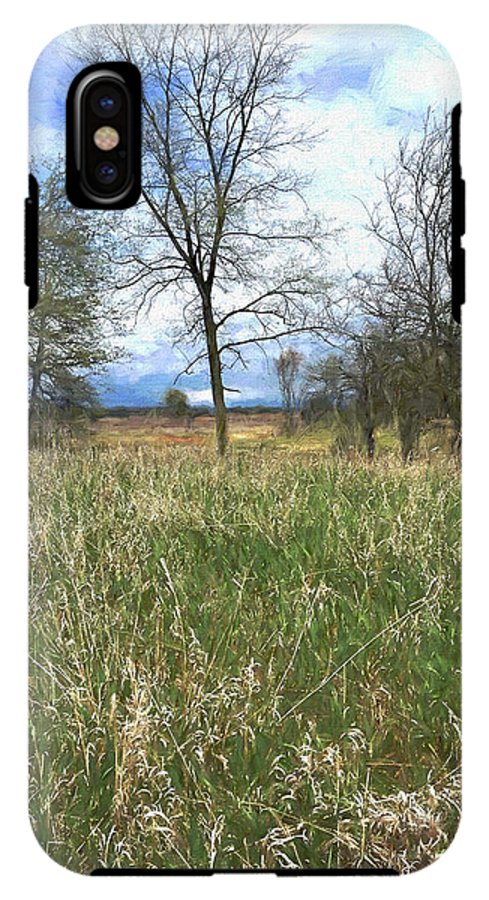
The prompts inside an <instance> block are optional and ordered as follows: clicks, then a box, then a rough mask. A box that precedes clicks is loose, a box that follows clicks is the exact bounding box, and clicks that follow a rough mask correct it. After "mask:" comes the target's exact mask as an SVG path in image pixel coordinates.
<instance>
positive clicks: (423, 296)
mask: <svg viewBox="0 0 489 900" xmlns="http://www.w3.org/2000/svg"><path fill="white" fill-rule="evenodd" d="M451 166H452V161H451V123H450V116H448V115H447V116H445V117H443V118H441V119H440V118H436V117H435V116H434V115H433V113H432V112H431V111H428V113H427V115H426V118H425V120H424V124H423V130H422V133H421V136H420V137H419V136H418V137H417V138H414V139H413V138H411V139H410V140H408V139H406V140H404V141H403V142H402V143H401V144H400V147H399V151H398V154H397V158H396V160H395V164H394V166H393V167H392V169H391V170H389V171H386V172H385V173H384V175H383V177H382V185H383V193H384V198H383V201H381V202H380V203H379V204H378V205H377V206H376V207H375V209H373V210H367V213H368V228H369V231H370V233H371V234H372V235H373V236H374V237H375V238H376V239H377V241H378V242H379V244H380V246H381V247H382V249H383V259H382V264H381V266H380V268H379V271H378V272H377V273H376V274H374V275H370V276H364V277H362V278H361V279H360V281H361V292H360V294H361V300H360V308H361V309H362V310H363V313H364V316H365V317H366V318H367V320H369V321H373V322H377V323H378V325H379V326H380V327H381V329H382V332H383V335H384V355H385V358H386V360H387V359H388V361H389V366H388V371H387V369H386V375H387V376H388V382H389V383H390V389H391V395H392V398H393V400H394V401H395V404H396V412H397V416H398V420H399V427H400V437H401V442H402V450H403V456H404V458H405V460H408V459H409V458H410V457H411V455H412V453H413V451H414V449H415V447H416V444H417V439H418V436H419V431H420V429H421V427H422V425H423V422H426V421H427V420H428V419H429V418H434V417H437V416H438V417H443V418H449V419H450V420H451V422H452V426H453V430H454V446H458V445H459V439H460V327H459V326H458V325H457V323H456V322H455V320H454V319H453V316H452V310H451V289H452V284H451V275H452V264H451V227H452V225H451V200H450V198H451Z"/></svg>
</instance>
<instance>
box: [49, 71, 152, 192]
mask: <svg viewBox="0 0 489 900" xmlns="http://www.w3.org/2000/svg"><path fill="white" fill-rule="evenodd" d="M66 123H67V134H66V192H67V195H68V199H69V200H70V201H71V203H73V205H74V206H77V207H79V208H81V209H126V208H127V207H129V206H133V205H134V204H135V203H136V201H137V199H138V197H139V194H140V191H141V78H140V74H139V72H138V70H137V68H136V67H135V66H133V65H132V64H131V63H106V64H103V65H97V66H90V67H89V68H87V69H84V70H83V72H81V73H80V74H79V75H78V76H77V77H76V78H75V80H74V81H73V82H72V84H71V86H70V89H69V92H68V99H67V116H66Z"/></svg>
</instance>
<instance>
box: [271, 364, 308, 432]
mask: <svg viewBox="0 0 489 900" xmlns="http://www.w3.org/2000/svg"><path fill="white" fill-rule="evenodd" d="M303 360H304V357H303V355H302V353H299V352H298V350H294V349H293V347H288V348H287V349H286V350H282V352H281V354H280V356H279V357H278V359H276V360H275V369H276V371H277V377H278V383H279V387H280V393H281V394H282V403H283V407H284V410H285V421H286V431H287V434H289V435H290V434H292V433H293V432H294V430H295V425H296V416H297V413H298V411H299V407H300V380H301V366H302V363H303Z"/></svg>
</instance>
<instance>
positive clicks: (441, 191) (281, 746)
mask: <svg viewBox="0 0 489 900" xmlns="http://www.w3.org/2000/svg"><path fill="white" fill-rule="evenodd" d="M117 61H126V62H132V63H135V64H136V65H137V66H138V68H139V71H140V72H141V76H142V83H143V99H142V125H143V132H142V133H143V142H142V192H141V197H140V199H139V201H138V203H137V204H136V205H135V206H133V207H131V208H129V209H127V210H110V209H106V210H84V209H79V208H75V207H74V206H72V205H71V204H70V203H69V202H68V200H67V197H66V190H65V165H66V163H65V122H66V98H67V94H68V89H69V87H70V84H71V82H72V80H73V78H74V77H75V76H76V75H78V74H79V73H80V72H81V71H82V70H83V69H84V68H85V67H87V66H90V65H94V64H99V63H111V62H117ZM459 100H460V97H459V86H458V80H457V75H456V72H455V69H454V66H453V63H452V62H451V60H450V58H449V57H448V56H447V53H446V51H445V50H444V49H443V48H442V47H440V45H439V44H438V43H437V42H436V41H435V40H434V39H433V38H431V37H430V36H428V35H426V34H425V33H423V32H420V31H417V30H414V29H411V28H406V27H398V26H358V27H350V26H345V27H338V26H334V27H333V26H331V27H326V26H324V27H323V26H314V27H307V26H304V27H291V26H278V25H271V26H262V25H257V26H251V25H240V26H227V25H222V26H209V25H203V26H175V25H148V26H122V25H121V26H101V25H97V26H93V27H88V28H81V29H76V30H73V31H70V32H67V33H66V34H63V35H62V36H61V37H58V38H57V39H56V40H55V41H54V42H53V43H51V44H50V45H49V46H48V47H47V48H46V49H45V50H44V52H43V53H42V54H41V56H40V58H39V59H38V61H37V63H36V66H35V69H34V73H33V77H32V80H31V86H30V172H31V186H32V190H31V199H30V203H29V210H30V215H31V216H34V218H35V211H36V208H37V211H38V251H39V254H38V279H37V287H38V299H37V303H36V304H35V306H34V308H33V309H32V310H31V312H30V336H29V363H30V375H29V418H30V443H31V467H30V471H31V493H30V506H31V513H30V523H31V567H30V573H31V592H30V816H31V821H32V826H33V830H34V833H35V836H36V838H37V840H38V841H39V843H40V844H41V846H42V847H43V848H44V849H45V851H46V852H47V853H48V854H49V856H50V857H52V859H54V860H55V861H57V862H58V863H60V864H61V865H63V866H65V867H67V868H69V869H71V870H74V871H76V872H79V873H84V874H91V873H95V874H113V873H114V872H115V873H117V872H119V873H120V872H121V871H127V872H128V873H129V874H131V873H137V872H140V871H142V870H144V871H148V872H150V873H153V874H172V873H189V872H192V871H201V872H203V873H205V872H213V871H250V870H251V871H252V870H264V871H276V872H277V873H279V874H303V873H305V874H307V873H324V874H330V873H335V872H338V871H340V872H344V873H346V874H348V873H357V874H364V873H365V872H367V873H368V872H375V873H377V874H396V873H407V872H412V871H414V870H417V869H420V868H422V867H424V866H426V865H428V864H429V863H430V862H432V861H433V860H435V859H436V858H437V857H438V856H439V855H440V854H441V853H442V852H443V851H444V850H445V849H446V848H447V846H448V845H449V844H450V842H451V840H452V838H453V836H454V834H455V831H456V828H457V824H458V821H459V813H460V718H459V717H460V644H459V639H460V538H461V534H460V466H459V457H460V436H461V419H460V325H459V318H460V316H459V308H460V303H461V302H462V300H463V297H462V281H461V278H462V276H461V266H462V262H461V250H460V247H459V243H460V232H461V231H462V230H463V226H462V225H461V216H462V212H461V209H462V200H461V197H462V194H461V186H460V185H461V182H460V167H459V162H458V129H459V113H460V107H459V105H458V104H459ZM33 211H34V212H33ZM33 227H34V226H33ZM31 289H32V282H31ZM34 299H35V298H34ZM33 302H34V301H33Z"/></svg>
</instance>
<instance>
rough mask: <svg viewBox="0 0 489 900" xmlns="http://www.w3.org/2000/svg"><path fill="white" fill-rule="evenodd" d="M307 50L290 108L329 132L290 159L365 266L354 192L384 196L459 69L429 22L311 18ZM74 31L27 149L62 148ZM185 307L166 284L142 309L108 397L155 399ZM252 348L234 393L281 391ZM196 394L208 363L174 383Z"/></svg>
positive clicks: (39, 98) (50, 59) (61, 47)
mask: <svg viewBox="0 0 489 900" xmlns="http://www.w3.org/2000/svg"><path fill="white" fill-rule="evenodd" d="M298 39H299V42H300V44H301V48H302V49H301V52H300V53H299V55H298V57H297V60H296V62H295V66H294V70H293V73H292V77H293V80H294V82H295V84H296V86H297V87H298V88H307V92H308V93H307V99H306V100H305V101H304V102H303V103H301V104H297V106H296V108H292V109H291V110H290V111H289V115H290V118H291V120H292V121H294V124H297V125H299V127H304V128H306V127H307V126H309V125H313V126H314V127H315V128H317V127H318V126H319V127H320V128H321V129H325V131H326V134H325V137H324V139H322V140H321V141H320V142H319V143H318V144H317V145H316V146H315V147H314V148H313V149H312V150H311V151H310V152H308V153H298V152H291V153H290V154H289V159H288V160H287V162H288V163H289V164H290V166H291V167H294V168H297V169H298V170H299V171H301V172H303V173H304V174H305V175H307V176H308V177H309V178H310V181H311V183H310V186H309V188H308V196H307V199H308V202H309V204H310V206H311V207H312V209H313V210H316V211H317V212H318V213H321V214H322V215H325V216H326V217H327V218H333V219H334V220H335V222H336V224H337V225H338V226H339V227H340V228H342V229H343V231H342V237H341V242H340V245H339V247H338V248H336V249H335V260H336V265H339V266H340V268H341V267H343V266H344V267H345V268H346V267H347V266H348V267H349V268H352V269H353V270H355V271H356V270H359V269H362V268H369V267H372V266H373V265H375V263H376V260H377V248H376V246H375V245H374V244H373V243H372V240H371V238H369V237H368V235H367V234H366V232H365V230H364V227H363V226H364V223H365V213H364V211H363V209H362V206H361V204H360V202H359V200H358V198H359V197H361V198H362V199H363V201H364V202H365V203H367V204H369V205H370V204H373V203H375V201H376V200H378V199H379V198H380V193H379V191H380V187H379V182H378V177H377V176H378V175H379V174H381V173H382V171H383V169H384V167H385V166H386V165H387V166H388V165H389V163H390V161H391V160H392V157H393V155H394V153H395V150H396V147H397V145H398V143H399V140H400V139H401V138H402V137H404V136H406V135H412V134H415V132H416V130H418V129H419V128H420V125H421V122H422V119H423V116H424V114H425V112H426V109H427V107H428V106H431V107H432V108H434V109H438V110H440V111H442V110H443V109H444V108H445V107H446V108H451V106H453V105H454V104H455V103H457V102H458V101H459V99H460V94H459V84H458V78H457V73H456V70H455V68H454V65H453V62H452V61H451V59H450V57H449V56H448V54H447V53H446V51H445V50H444V49H443V48H442V47H441V46H440V45H439V44H438V43H437V42H436V41H435V40H433V39H432V38H431V37H430V36H428V35H426V34H425V33H423V32H420V31H417V30H414V29H411V28H407V27H400V26H345V27H340V26H331V27H327V26H309V27H305V28H304V29H302V30H301V32H300V34H299V38H298ZM69 42H70V36H69V33H68V36H61V37H60V38H58V39H57V40H56V41H54V42H53V43H52V44H50V45H49V46H48V47H47V48H46V50H45V51H44V53H43V54H42V55H41V57H40V58H39V60H38V63H37V65H36V68H35V70H34V74H33V78H32V80H31V95H30V117H31V132H30V134H31V155H32V156H33V157H34V159H37V160H39V159H41V158H43V157H46V156H47V157H49V156H56V155H58V154H59V153H62V152H63V149H64V148H63V142H64V115H65V112H64V109H65V98H66V93H67V90H68V87H69V84H70V82H71V80H72V78H73V77H74V75H75V71H74V70H73V68H72V66H70V65H69V63H68V62H67V59H68V56H67V54H66V52H65V45H66V44H67V43H69ZM177 316H178V309H177V308H176V306H175V303H174V302H172V298H171V296H169V295H168V296H167V295H163V297H162V298H161V299H160V300H159V302H158V304H155V306H154V308H153V310H152V312H151V314H150V315H148V316H145V315H143V316H141V317H140V318H139V321H138V324H137V326H136V327H135V328H134V329H133V330H132V331H131V333H130V334H128V336H127V338H126V339H125V347H126V350H127V356H126V358H125V359H124V360H123V361H120V362H118V363H117V364H114V365H113V366H112V367H111V369H110V371H109V372H108V374H107V376H106V377H104V379H103V380H102V381H101V382H100V383H99V384H98V388H99V392H100V395H101V400H102V402H104V403H106V404H108V405H119V404H127V405H141V404H144V403H147V404H151V403H154V402H157V401H158V399H159V398H160V397H161V394H162V393H163V392H164V390H165V389H166V388H167V387H169V386H170V385H171V384H172V382H173V380H174V378H175V376H176V375H177V374H178V372H179V371H181V369H182V368H183V366H184V364H185V353H184V348H182V347H175V346H172V343H171V333H172V327H173V326H174V323H175V320H176V317H177ZM286 344H287V345H290V344H294V345H295V346H296V347H298V348H299V349H300V350H301V351H302V352H303V353H304V355H305V356H306V357H308V358H314V356H315V355H317V354H318V352H319V350H318V348H317V347H315V346H314V344H313V343H311V342H310V341H305V340H302V341H298V340H295V341H287V342H286ZM279 352H280V348H278V347H270V351H269V359H268V361H267V360H265V359H264V357H263V354H261V353H257V352H256V351H253V350H250V351H249V360H250V362H251V363H252V365H250V367H249V368H248V369H247V370H246V371H243V372H241V371H239V370H238V369H235V370H233V372H232V386H233V387H234V388H236V389H238V390H240V391H241V394H230V395H229V397H228V401H229V402H230V403H231V404H232V403H242V402H244V403H247V402H248V403H251V402H254V401H256V402H265V403H277V402H278V401H279V393H278V386H277V384H276V379H275V376H274V369H273V357H274V356H277V355H278V353H279ZM178 386H179V387H181V388H182V389H183V390H186V391H187V392H188V394H189V397H190V399H191V400H192V401H193V402H196V403H201V402H208V401H209V400H210V390H209V381H208V376H207V373H206V371H205V368H204V369H202V370H200V371H198V372H196V373H195V374H193V375H192V376H186V377H185V378H182V379H181V380H180V381H179V382H178Z"/></svg>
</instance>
